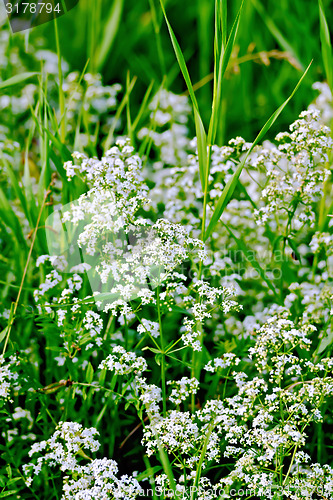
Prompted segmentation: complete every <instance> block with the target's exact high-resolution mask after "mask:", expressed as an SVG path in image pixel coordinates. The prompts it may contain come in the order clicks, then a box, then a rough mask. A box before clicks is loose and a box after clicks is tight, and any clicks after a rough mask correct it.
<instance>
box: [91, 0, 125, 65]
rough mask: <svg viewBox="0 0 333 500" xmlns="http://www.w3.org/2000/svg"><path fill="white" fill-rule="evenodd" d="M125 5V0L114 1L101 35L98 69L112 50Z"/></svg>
mask: <svg viewBox="0 0 333 500" xmlns="http://www.w3.org/2000/svg"><path fill="white" fill-rule="evenodd" d="M123 7H124V0H115V1H114V2H113V6H112V9H111V11H110V15H109V18H108V20H107V21H106V23H105V27H104V32H103V36H102V37H101V43H100V44H99V51H98V54H97V70H98V71H101V69H102V68H103V66H104V64H105V61H106V59H107V57H108V55H109V54H110V52H111V48H112V45H113V42H114V40H115V37H116V35H117V32H118V28H119V25H120V21H121V15H122V12H123Z"/></svg>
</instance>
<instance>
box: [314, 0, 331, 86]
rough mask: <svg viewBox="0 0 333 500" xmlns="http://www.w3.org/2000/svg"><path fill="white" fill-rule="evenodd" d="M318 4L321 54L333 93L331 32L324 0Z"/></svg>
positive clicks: (319, 0) (320, 0)
mask: <svg viewBox="0 0 333 500" xmlns="http://www.w3.org/2000/svg"><path fill="white" fill-rule="evenodd" d="M318 4H319V19H320V42H321V53H322V57H323V63H324V68H325V73H326V78H327V82H328V85H329V87H330V89H331V91H332V92H333V55H332V44H331V37H330V31H329V28H328V24H327V20H326V16H325V10H324V6H323V2H322V0H318Z"/></svg>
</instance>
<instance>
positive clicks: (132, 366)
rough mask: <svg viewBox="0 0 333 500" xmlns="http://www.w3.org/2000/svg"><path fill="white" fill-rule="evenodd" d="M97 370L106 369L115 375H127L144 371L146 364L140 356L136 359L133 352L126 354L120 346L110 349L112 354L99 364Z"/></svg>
mask: <svg viewBox="0 0 333 500" xmlns="http://www.w3.org/2000/svg"><path fill="white" fill-rule="evenodd" d="M99 368H106V369H107V370H110V371H112V372H114V373H115V374H117V375H128V374H129V373H132V372H134V373H142V372H143V371H145V370H146V369H147V362H146V360H145V359H144V358H142V357H141V356H139V357H137V356H136V355H135V353H134V352H126V350H125V349H124V348H123V347H122V346H117V345H116V346H113V347H112V354H109V356H108V357H107V358H106V359H105V360H104V361H102V362H101V364H100V365H99Z"/></svg>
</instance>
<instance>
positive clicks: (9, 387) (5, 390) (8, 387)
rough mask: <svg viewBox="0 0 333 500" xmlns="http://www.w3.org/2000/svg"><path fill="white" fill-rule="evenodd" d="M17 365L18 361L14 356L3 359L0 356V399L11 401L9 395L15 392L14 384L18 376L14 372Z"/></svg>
mask: <svg viewBox="0 0 333 500" xmlns="http://www.w3.org/2000/svg"><path fill="white" fill-rule="evenodd" d="M18 365H19V360H18V359H17V357H16V356H9V358H6V359H5V358H4V356H0V398H3V399H5V400H8V401H11V399H10V395H11V392H12V391H13V390H15V382H16V381H17V380H18V378H19V374H18V373H17V372H16V371H15V370H14V369H15V367H17V366H18Z"/></svg>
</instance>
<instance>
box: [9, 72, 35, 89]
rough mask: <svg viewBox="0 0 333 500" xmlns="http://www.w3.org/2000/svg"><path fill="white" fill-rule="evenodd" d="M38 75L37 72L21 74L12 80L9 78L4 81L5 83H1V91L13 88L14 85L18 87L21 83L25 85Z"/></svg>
mask: <svg viewBox="0 0 333 500" xmlns="http://www.w3.org/2000/svg"><path fill="white" fill-rule="evenodd" d="M36 75H38V73H37V72H36V71H34V72H27V73H21V74H20V75H15V76H12V77H11V78H8V80H4V81H3V82H0V89H6V88H8V87H13V86H14V85H17V84H19V83H23V82H25V81H26V80H28V79H29V78H32V77H33V76H36Z"/></svg>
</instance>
